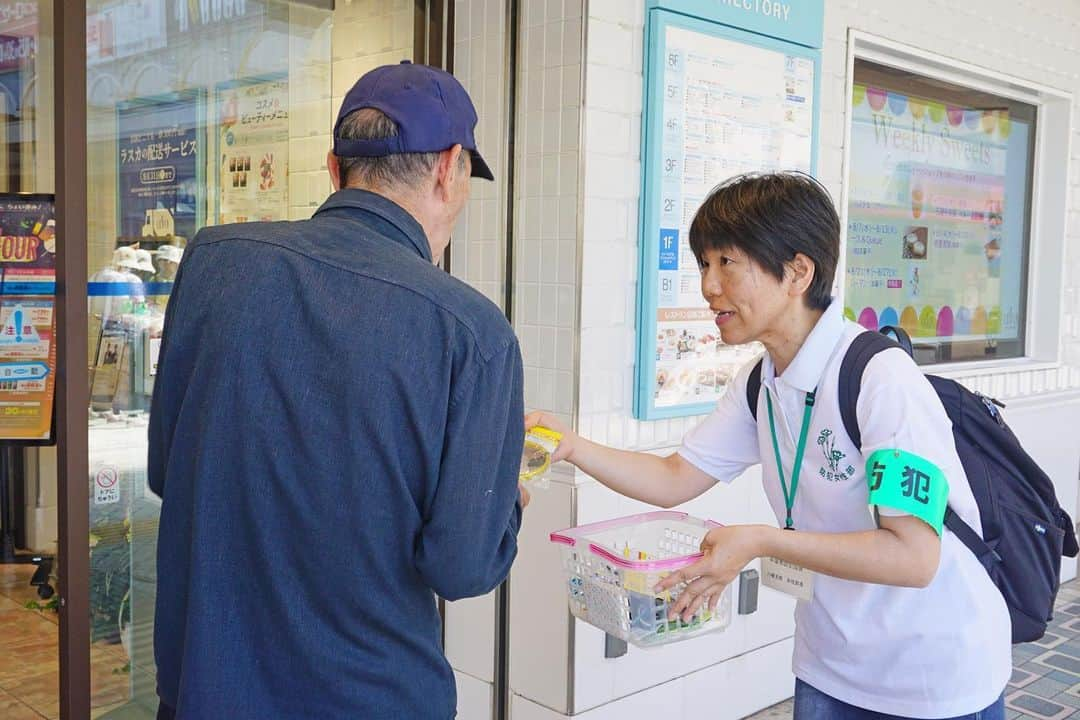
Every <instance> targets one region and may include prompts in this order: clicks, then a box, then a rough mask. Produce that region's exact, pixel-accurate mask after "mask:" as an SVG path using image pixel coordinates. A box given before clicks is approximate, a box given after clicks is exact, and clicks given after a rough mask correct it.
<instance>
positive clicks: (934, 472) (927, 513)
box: [866, 450, 949, 535]
mask: <svg viewBox="0 0 1080 720" xmlns="http://www.w3.org/2000/svg"><path fill="white" fill-rule="evenodd" d="M866 481H867V483H868V484H869V486H870V504H871V505H881V506H883V507H889V508H893V509H896V510H900V511H902V512H906V513H909V514H911V515H914V516H915V517H917V518H919V519H920V520H922V521H924V522H925V523H926V524H927V525H929V526H930V527H932V528H934V530H935V531H936V532H937V534H938V535H941V524H942V522H943V521H944V520H945V508H946V507H947V506H948V504H949V481H948V480H946V479H945V476H944V475H943V474H942V472H941V470H940V469H938V466H937V465H935V464H934V463H932V462H930V461H929V460H924V459H923V458H921V457H919V456H918V455H912V454H911V453H909V452H904V451H903V450H878V451H877V452H875V453H874V454H873V455H871V456H870V457H869V459H867V461H866Z"/></svg>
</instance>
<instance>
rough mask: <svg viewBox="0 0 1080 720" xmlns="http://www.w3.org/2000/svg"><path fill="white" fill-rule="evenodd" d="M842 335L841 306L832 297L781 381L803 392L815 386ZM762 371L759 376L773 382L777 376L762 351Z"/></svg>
mask: <svg viewBox="0 0 1080 720" xmlns="http://www.w3.org/2000/svg"><path fill="white" fill-rule="evenodd" d="M843 336H844V315H843V308H842V307H841V305H840V303H839V302H837V301H836V300H835V299H834V300H833V301H832V303H831V304H830V305H829V307H828V309H826V310H825V312H824V313H823V314H822V316H821V317H820V318H819V319H818V321H817V324H816V325H814V329H813V330H811V331H810V334H809V335H808V336H807V338H806V341H805V342H804V343H803V344H802V347H801V348H799V352H798V353H796V354H795V359H794V360H792V361H791V364H790V365H788V367H787V370H785V371H784V374H783V375H782V376H781V379H782V380H783V382H784V384H785V385H788V386H789V387H794V388H796V389H798V390H802V391H803V392H810V391H811V390H813V389H814V388H816V387H817V386H818V385H819V384H820V383H821V376H822V375H824V374H825V366H826V365H828V363H829V358H831V357H832V354H833V350H835V349H836V345H837V343H839V342H840V341H841V339H843ZM761 371H762V378H763V379H765V380H767V381H768V383H769V384H770V385H772V384H773V383H774V382H775V380H776V367H775V366H774V365H773V362H772V358H771V357H769V354H768V353H765V359H764V362H763V363H762V366H761Z"/></svg>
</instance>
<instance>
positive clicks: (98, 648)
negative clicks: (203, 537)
mask: <svg viewBox="0 0 1080 720" xmlns="http://www.w3.org/2000/svg"><path fill="white" fill-rule="evenodd" d="M33 571H34V568H33V566H32V565H0V718H3V720H42V718H46V719H49V720H52V719H53V718H57V717H59V715H60V705H59V700H58V697H57V692H58V676H59V672H58V665H57V634H58V625H57V617H56V614H55V613H53V612H47V611H46V612H39V611H34V610H27V609H26V608H25V607H24V605H25V603H26V601H28V600H36V599H37V595H36V592H35V590H34V588H32V587H30V585H29V581H30V576H31V575H32V574H33ZM90 653H91V666H92V671H91V686H92V687H91V690H92V693H93V697H94V702H93V704H94V716H95V717H97V716H98V715H101V714H102V713H104V712H106V711H107V710H109V709H110V708H112V707H115V706H116V705H117V704H120V703H123V702H124V701H125V700H127V698H128V675H127V674H126V673H125V672H124V671H123V668H124V666H125V665H126V664H127V656H126V654H125V653H124V649H123V647H121V646H120V645H108V644H104V643H95V645H94V646H93V647H92V648H91V651H90ZM1013 664H1014V668H1015V669H1014V670H1013V676H1012V680H1011V681H1010V683H1009V686H1008V688H1007V689H1006V691H1005V701H1006V707H1007V710H1006V716H1007V718H1009V720H1066V718H1075V719H1076V720H1080V580H1073V581H1072V582H1070V583H1068V584H1066V585H1064V586H1062V588H1061V592H1060V593H1058V603H1057V612H1056V613H1055V617H1054V622H1053V623H1052V625H1051V627H1050V629H1049V632H1047V634H1046V637H1044V638H1043V639H1042V640H1041V641H1040V642H1038V643H1029V644H1027V645H1017V646H1015V647H1014V648H1013ZM751 717H752V720H784V719H787V718H790V717H791V701H790V700H788V701H786V702H782V703H780V704H779V705H775V706H773V707H771V708H768V709H767V710H763V711H761V712H760V713H757V714H756V715H753V716H751Z"/></svg>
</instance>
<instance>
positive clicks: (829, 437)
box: [817, 428, 855, 482]
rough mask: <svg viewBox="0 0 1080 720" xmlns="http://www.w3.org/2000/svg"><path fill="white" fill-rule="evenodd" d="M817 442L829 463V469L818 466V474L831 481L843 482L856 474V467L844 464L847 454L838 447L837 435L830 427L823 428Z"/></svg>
mask: <svg viewBox="0 0 1080 720" xmlns="http://www.w3.org/2000/svg"><path fill="white" fill-rule="evenodd" d="M817 444H818V447H820V448H821V452H822V453H823V454H824V455H825V461H826V462H827V463H828V465H829V469H828V470H826V469H825V468H818V474H819V475H820V476H821V477H823V478H825V479H826V480H828V481H829V482H842V481H844V480H849V479H851V476H852V475H854V474H855V468H854V467H852V466H851V465H844V464H843V462H844V458H846V457H847V454H845V453H844V452H842V451H840V450H837V449H836V436H835V435H834V434H833V431H832V430H830V429H829V428H825V429H823V430H822V431H821V434H820V435H818V439H817Z"/></svg>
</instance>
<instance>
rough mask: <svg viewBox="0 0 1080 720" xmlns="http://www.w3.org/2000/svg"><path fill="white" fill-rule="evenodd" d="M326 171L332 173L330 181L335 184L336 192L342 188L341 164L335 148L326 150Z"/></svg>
mask: <svg viewBox="0 0 1080 720" xmlns="http://www.w3.org/2000/svg"><path fill="white" fill-rule="evenodd" d="M326 171H327V172H328V173H330V182H331V183H333V185H334V192H337V191H338V190H340V189H341V185H342V183H341V164H340V163H339V162H338V159H337V155H335V154H334V151H333V150H327V151H326Z"/></svg>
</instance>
